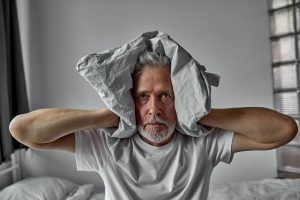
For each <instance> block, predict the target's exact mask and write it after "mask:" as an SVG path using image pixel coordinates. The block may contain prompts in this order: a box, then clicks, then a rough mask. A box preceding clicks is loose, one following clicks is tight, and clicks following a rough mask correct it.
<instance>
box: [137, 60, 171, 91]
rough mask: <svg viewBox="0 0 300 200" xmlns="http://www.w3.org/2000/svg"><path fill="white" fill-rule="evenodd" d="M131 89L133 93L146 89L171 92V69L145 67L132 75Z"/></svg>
mask: <svg viewBox="0 0 300 200" xmlns="http://www.w3.org/2000/svg"><path fill="white" fill-rule="evenodd" d="M132 78H133V89H134V91H135V92H137V91H140V90H147V89H150V90H152V89H161V90H170V92H173V87H172V81H171V67H170V66H168V65H165V66H145V67H144V68H143V69H142V70H140V71H138V72H136V73H134V74H133V77H132Z"/></svg>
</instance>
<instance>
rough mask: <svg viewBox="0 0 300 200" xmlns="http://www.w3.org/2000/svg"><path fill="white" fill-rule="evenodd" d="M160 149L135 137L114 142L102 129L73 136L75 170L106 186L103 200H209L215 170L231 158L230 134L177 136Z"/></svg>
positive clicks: (217, 130) (215, 130)
mask: <svg viewBox="0 0 300 200" xmlns="http://www.w3.org/2000/svg"><path fill="white" fill-rule="evenodd" d="M174 134H175V135H174V137H173V138H172V141H171V142H170V143H168V144H166V145H164V146H162V147H155V146H152V145H150V144H147V143H146V142H144V141H143V140H142V139H141V138H140V136H139V135H138V134H135V135H134V136H132V137H130V138H123V139H119V138H112V137H109V136H107V135H106V134H104V133H103V131H102V130H101V129H91V130H83V131H78V132H76V133H75V138H76V148H75V157H76V165H77V170H81V171H96V172H98V173H99V174H100V176H101V177H102V179H103V182H104V185H105V200H126V199H130V200H138V199H143V200H146V199H155V200H158V199H159V200H163V199H168V200H170V199H174V200H177V199H178V200H184V199H188V200H193V199H201V200H203V199H207V196H208V189H209V181H210V177H211V173H212V170H213V168H214V167H215V166H216V165H217V164H218V163H219V161H222V162H225V163H230V162H231V160H232V157H233V154H232V153H231V143H232V138H233V132H232V131H227V130H223V129H219V128H214V129H212V131H211V133H209V134H208V135H207V136H206V137H201V138H196V137H191V136H187V135H184V134H181V133H178V132H175V133H174Z"/></svg>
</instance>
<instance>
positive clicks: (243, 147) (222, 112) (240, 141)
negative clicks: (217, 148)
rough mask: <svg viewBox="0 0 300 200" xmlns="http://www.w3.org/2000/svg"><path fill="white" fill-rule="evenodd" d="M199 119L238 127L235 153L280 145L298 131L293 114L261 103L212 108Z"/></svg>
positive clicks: (233, 147) (201, 122)
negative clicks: (257, 104) (266, 106)
mask: <svg viewBox="0 0 300 200" xmlns="http://www.w3.org/2000/svg"><path fill="white" fill-rule="evenodd" d="M198 123H200V124H202V125H206V126H211V127H219V128H222V129H226V130H232V131H234V137H233V142H232V152H233V153H234V152H239V151H247V150H267V149H273V148H277V147H279V146H281V145H284V144H286V143H288V142H289V141H291V140H292V139H293V138H294V137H295V136H296V134H297V132H298V127H297V124H296V122H295V120H294V119H293V118H291V117H289V116H286V115H283V114H281V113H279V112H276V111H274V110H272V109H268V108H260V107H245V108H227V109H211V111H210V112H209V113H208V114H207V115H206V116H204V117H202V118H201V119H200V120H199V122H198Z"/></svg>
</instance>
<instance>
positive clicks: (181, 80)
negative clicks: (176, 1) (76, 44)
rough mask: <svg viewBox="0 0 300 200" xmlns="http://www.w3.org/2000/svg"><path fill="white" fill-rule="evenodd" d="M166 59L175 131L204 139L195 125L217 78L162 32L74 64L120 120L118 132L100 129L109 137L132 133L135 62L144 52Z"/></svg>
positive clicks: (201, 128)
mask: <svg viewBox="0 0 300 200" xmlns="http://www.w3.org/2000/svg"><path fill="white" fill-rule="evenodd" d="M146 49H147V50H152V51H154V52H156V53H159V54H160V55H164V56H167V57H168V58H169V59H170V61H171V80H172V86H173V90H174V94H175V109H176V112H177V118H178V123H177V126H176V129H177V130H178V131H179V132H181V133H184V134H187V135H190V136H195V137H199V136H203V135H207V134H208V133H209V132H210V131H211V129H209V128H207V127H204V126H201V125H200V124H198V123H197V122H198V121H199V119H200V118H201V117H203V116H204V115H206V114H207V113H208V112H209V111H210V109H211V85H212V86H218V84H219V80H220V77H219V75H216V74H212V73H208V72H206V68H205V67H204V66H203V65H201V64H199V63H198V62H197V61H196V60H195V59H194V58H193V57H192V56H191V55H190V54H189V53H188V52H187V51H186V50H185V49H184V48H183V47H181V46H180V45H179V44H178V43H177V42H175V41H174V40H173V39H172V38H171V37H170V36H169V35H167V34H166V33H164V32H162V31H152V32H146V33H143V34H141V35H140V36H138V37H137V38H136V39H134V40H132V41H130V42H128V43H126V44H125V45H123V46H119V47H116V48H113V49H110V50H105V51H103V52H100V53H94V54H89V55H87V56H85V57H83V58H81V59H80V60H79V61H78V64H77V67H76V70H77V71H78V72H79V73H80V75H81V76H82V77H84V78H85V79H86V80H87V81H88V82H89V83H90V85H91V86H92V87H93V88H94V89H95V90H96V91H97V92H98V94H99V96H100V97H101V99H102V100H103V102H104V103H105V105H106V106H107V107H108V108H109V109H110V110H112V111H113V112H114V113H116V114H117V115H118V116H119V117H120V123H119V127H118V128H107V129H104V131H105V133H106V134H108V135H109V136H112V137H118V138H125V137H130V136H132V135H133V134H135V133H136V131H137V130H136V120H135V107H134V102H133V98H132V94H131V89H132V88H133V81H132V77H131V74H132V73H133V72H134V69H135V65H136V62H137V58H138V56H139V54H140V53H141V52H143V51H144V50H146Z"/></svg>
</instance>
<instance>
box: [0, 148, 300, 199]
mask: <svg viewBox="0 0 300 200" xmlns="http://www.w3.org/2000/svg"><path fill="white" fill-rule="evenodd" d="M19 157H20V155H18V153H17V152H16V153H14V154H12V158H11V164H10V167H7V168H6V169H5V170H0V180H2V179H3V178H4V175H5V174H8V173H11V175H12V177H13V184H10V185H8V186H6V187H4V188H3V189H2V190H0V200H20V199H22V200H104V199H105V198H104V197H105V194H104V191H99V190H97V189H96V188H95V186H94V185H93V184H83V185H79V184H77V183H74V182H72V181H70V180H67V179H64V178H61V177H49V176H43V177H29V178H25V179H22V180H21V176H20V167H19V166H20V159H19ZM240 199H246V200H254V199H255V200H275V199H276V200H300V178H298V179H274V178H269V179H262V180H257V181H243V182H236V183H223V184H210V191H209V196H208V200H240Z"/></svg>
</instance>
